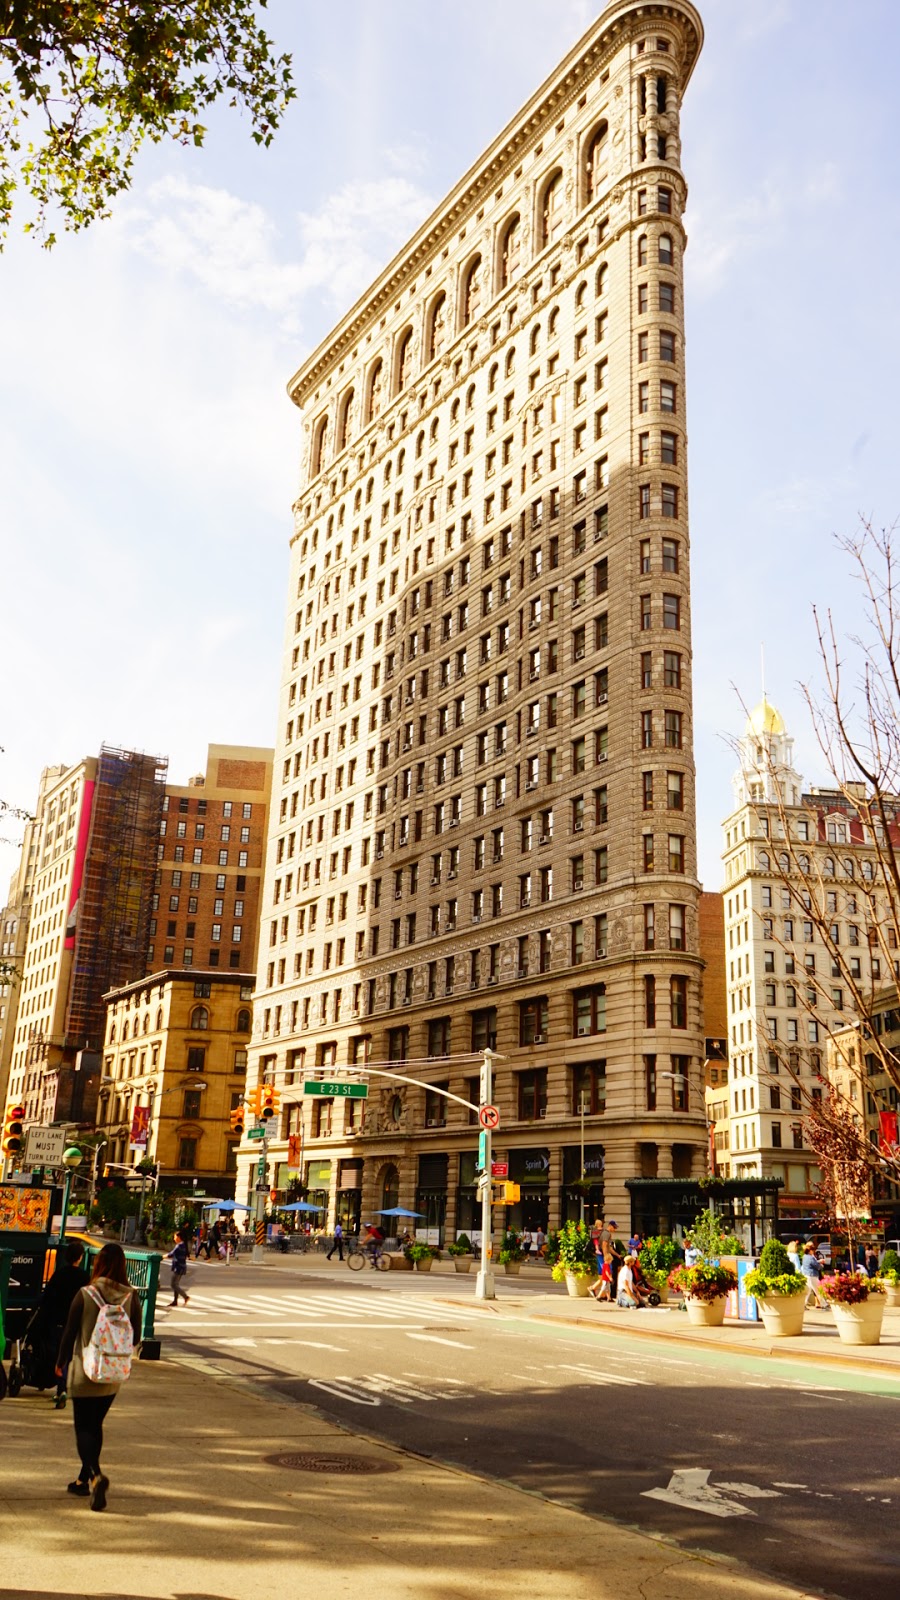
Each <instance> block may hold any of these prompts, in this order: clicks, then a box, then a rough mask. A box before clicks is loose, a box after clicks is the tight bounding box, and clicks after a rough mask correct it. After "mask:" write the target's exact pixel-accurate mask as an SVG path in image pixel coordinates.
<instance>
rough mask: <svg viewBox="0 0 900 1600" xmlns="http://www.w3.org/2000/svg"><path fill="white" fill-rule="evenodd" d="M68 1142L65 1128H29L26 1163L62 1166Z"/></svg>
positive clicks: (33, 1165) (38, 1165) (36, 1165)
mask: <svg viewBox="0 0 900 1600" xmlns="http://www.w3.org/2000/svg"><path fill="white" fill-rule="evenodd" d="M67 1143H68V1135H67V1134H66V1130H65V1128H29V1129H28V1130H27V1131H26V1134H25V1165H26V1166H30V1167H59V1166H61V1165H62V1158H63V1151H64V1150H65V1148H66V1145H67Z"/></svg>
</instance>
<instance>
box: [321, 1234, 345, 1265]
mask: <svg viewBox="0 0 900 1600" xmlns="http://www.w3.org/2000/svg"><path fill="white" fill-rule="evenodd" d="M335 1250H336V1251H337V1253H338V1260H339V1261H343V1259H344V1241H343V1239H335V1241H334V1244H333V1245H332V1246H331V1249H330V1250H329V1251H328V1252H327V1254H326V1256H325V1260H326V1261H330V1260H331V1258H332V1256H333V1255H334V1252H335Z"/></svg>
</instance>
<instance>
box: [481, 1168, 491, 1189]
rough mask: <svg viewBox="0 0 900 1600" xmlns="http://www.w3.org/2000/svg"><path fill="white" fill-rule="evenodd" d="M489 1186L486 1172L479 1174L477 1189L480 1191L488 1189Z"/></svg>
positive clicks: (489, 1181) (488, 1176)
mask: <svg viewBox="0 0 900 1600" xmlns="http://www.w3.org/2000/svg"><path fill="white" fill-rule="evenodd" d="M490 1186H491V1180H490V1175H489V1174H488V1173H487V1172H481V1173H479V1175H478V1188H479V1190H481V1189H489V1188H490Z"/></svg>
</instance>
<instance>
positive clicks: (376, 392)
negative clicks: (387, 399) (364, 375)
mask: <svg viewBox="0 0 900 1600" xmlns="http://www.w3.org/2000/svg"><path fill="white" fill-rule="evenodd" d="M383 404H384V362H383V361H382V359H381V357H380V356H379V357H378V359H377V361H374V362H373V363H372V368H371V371H370V372H369V393H368V404H367V406H366V421H367V422H374V421H375V418H376V417H378V416H380V415H381V408H382V406H383Z"/></svg>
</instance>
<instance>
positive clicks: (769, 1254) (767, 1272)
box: [759, 1239, 794, 1278]
mask: <svg viewBox="0 0 900 1600" xmlns="http://www.w3.org/2000/svg"><path fill="white" fill-rule="evenodd" d="M759 1271H760V1273H761V1274H762V1276H763V1277H764V1278H782V1277H783V1276H784V1274H785V1273H786V1272H793V1271H794V1267H793V1264H792V1262H791V1258H790V1256H789V1255H788V1253H787V1250H786V1249H785V1247H784V1245H783V1244H782V1242H781V1240H780V1239H767V1240H766V1242H765V1244H764V1245H763V1247H762V1255H761V1256H760V1258H759Z"/></svg>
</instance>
